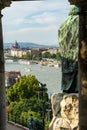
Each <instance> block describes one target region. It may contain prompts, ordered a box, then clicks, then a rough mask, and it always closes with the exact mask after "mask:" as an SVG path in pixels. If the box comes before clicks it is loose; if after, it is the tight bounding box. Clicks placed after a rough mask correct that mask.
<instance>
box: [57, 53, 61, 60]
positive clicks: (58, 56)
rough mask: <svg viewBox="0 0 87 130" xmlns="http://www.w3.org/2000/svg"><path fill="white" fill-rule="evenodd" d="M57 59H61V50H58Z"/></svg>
mask: <svg viewBox="0 0 87 130" xmlns="http://www.w3.org/2000/svg"><path fill="white" fill-rule="evenodd" d="M56 59H57V60H58V61H60V60H61V54H60V52H57V54H56Z"/></svg>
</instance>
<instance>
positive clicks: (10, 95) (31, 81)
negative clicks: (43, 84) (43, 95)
mask: <svg viewBox="0 0 87 130" xmlns="http://www.w3.org/2000/svg"><path fill="white" fill-rule="evenodd" d="M38 86H39V83H38V80H37V79H36V78H35V76H33V75H28V76H21V77H20V79H19V80H18V81H17V82H16V83H15V84H14V85H13V86H11V87H10V88H8V89H7V100H8V102H9V103H10V102H13V101H20V100H21V99H24V98H28V99H29V98H30V97H32V96H33V95H36V96H37V90H38Z"/></svg>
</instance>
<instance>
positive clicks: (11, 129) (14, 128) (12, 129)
mask: <svg viewBox="0 0 87 130" xmlns="http://www.w3.org/2000/svg"><path fill="white" fill-rule="evenodd" d="M6 130H28V128H25V127H20V126H18V125H16V124H11V123H7V125H6Z"/></svg>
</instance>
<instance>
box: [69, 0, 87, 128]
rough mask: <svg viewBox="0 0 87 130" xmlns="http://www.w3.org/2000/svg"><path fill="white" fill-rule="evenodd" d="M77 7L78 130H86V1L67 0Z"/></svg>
mask: <svg viewBox="0 0 87 130" xmlns="http://www.w3.org/2000/svg"><path fill="white" fill-rule="evenodd" d="M69 2H70V3H71V4H74V5H76V6H78V7H79V52H78V73H79V74H78V75H79V79H78V86H79V129H80V130H87V0H69Z"/></svg>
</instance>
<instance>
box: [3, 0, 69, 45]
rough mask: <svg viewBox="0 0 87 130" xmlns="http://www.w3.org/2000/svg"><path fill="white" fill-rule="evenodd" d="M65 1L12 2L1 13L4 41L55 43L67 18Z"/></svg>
mask: <svg viewBox="0 0 87 130" xmlns="http://www.w3.org/2000/svg"><path fill="white" fill-rule="evenodd" d="M69 9H70V5H69V2H68V1H67V0H64V1H59V0H45V1H29V2H12V4H11V7H7V8H5V9H4V10H3V11H2V14H3V15H4V17H3V33H4V41H6V42H7V41H14V40H15V39H16V40H17V39H18V40H20V41H33V42H38V43H43V44H47V43H48V44H50V43H54V42H56V43H57V30H58V27H59V26H60V25H61V23H62V22H63V21H64V20H65V19H66V17H67V16H68V12H69Z"/></svg>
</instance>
